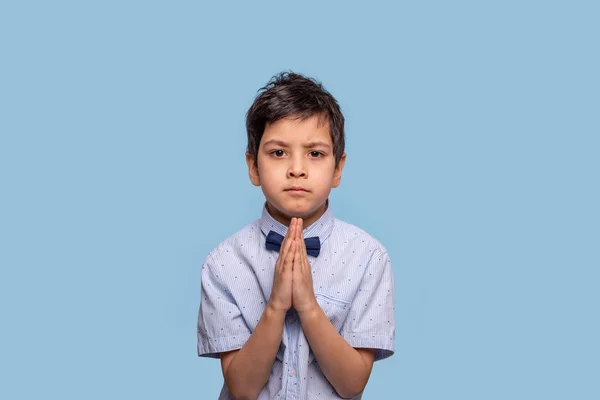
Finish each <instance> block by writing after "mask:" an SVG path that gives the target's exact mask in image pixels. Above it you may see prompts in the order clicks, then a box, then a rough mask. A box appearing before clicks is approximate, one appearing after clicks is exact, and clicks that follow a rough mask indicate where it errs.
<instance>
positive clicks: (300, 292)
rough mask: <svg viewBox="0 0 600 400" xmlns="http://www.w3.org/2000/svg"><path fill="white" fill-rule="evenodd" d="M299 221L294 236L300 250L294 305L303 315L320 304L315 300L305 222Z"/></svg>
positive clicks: (295, 265) (294, 276)
mask: <svg viewBox="0 0 600 400" xmlns="http://www.w3.org/2000/svg"><path fill="white" fill-rule="evenodd" d="M297 220H298V223H297V224H296V226H295V227H294V233H293V235H294V236H292V237H293V238H294V242H295V243H297V244H296V247H297V248H298V251H296V254H295V255H294V268H293V281H294V284H293V288H292V305H293V306H294V308H295V309H296V311H298V313H303V312H306V311H311V310H313V309H315V307H319V303H317V299H316V298H315V291H314V289H313V280H312V272H311V266H310V263H309V262H308V257H307V256H306V244H305V243H304V233H303V232H302V226H303V221H302V219H301V218H298V219H297ZM290 230H291V228H290Z"/></svg>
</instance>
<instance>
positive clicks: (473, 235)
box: [0, 1, 600, 400]
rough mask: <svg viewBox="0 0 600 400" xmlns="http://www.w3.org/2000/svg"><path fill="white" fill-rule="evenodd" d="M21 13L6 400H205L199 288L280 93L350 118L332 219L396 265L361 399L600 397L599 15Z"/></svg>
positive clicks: (339, 7)
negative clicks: (257, 126)
mask: <svg viewBox="0 0 600 400" xmlns="http://www.w3.org/2000/svg"><path fill="white" fill-rule="evenodd" d="M11 3H13V4H10V3H9V2H3V3H2V5H0V51H1V53H0V58H1V63H0V71H1V73H0V133H1V139H0V179H1V182H0V183H1V189H0V190H1V196H0V202H1V207H0V213H1V214H0V235H1V236H0V246H1V247H0V249H1V251H0V264H1V267H2V269H1V279H0V307H1V320H2V322H1V324H2V325H1V326H2V329H1V331H0V335H1V340H0V368H1V371H0V372H1V381H2V384H1V385H0V398H3V399H38V398H52V399H58V398H60V399H105V398H111V399H131V398H140V399H142V398H143V399H171V398H173V399H205V398H206V399H212V398H216V396H217V394H218V391H219V389H220V386H221V383H222V377H221V370H220V365H219V362H218V361H215V360H207V359H198V358H197V356H196V333H195V330H196V315H197V310H198V305H199V299H200V281H199V279H200V267H201V263H202V261H203V260H204V257H205V256H206V255H207V254H208V252H209V251H210V250H211V249H212V248H214V247H215V246H216V245H217V244H218V243H219V242H220V241H221V240H223V239H224V238H225V237H227V236H229V235H231V234H232V233H234V232H235V231H236V230H238V229H239V228H240V227H241V226H243V225H244V224H246V223H248V222H250V221H252V220H254V219H256V218H258V217H259V215H260V208H261V206H262V202H263V197H262V192H261V191H260V189H259V188H255V187H254V186H252V185H251V184H250V182H249V179H248V176H247V170H246V165H245V162H244V150H245V146H246V141H245V140H246V137H245V125H244V122H245V121H244V118H245V113H246V111H247V109H248V107H249V106H250V104H251V103H252V100H253V99H254V96H255V95H256V91H257V90H258V89H259V88H260V87H261V86H263V85H264V84H265V83H266V82H267V81H268V80H269V79H270V78H271V76H273V75H274V74H276V73H278V72H279V71H282V70H294V71H297V72H301V73H304V74H306V75H309V76H312V77H314V78H316V79H318V80H319V81H322V82H323V84H324V85H325V87H326V88H327V89H328V90H329V91H331V93H332V94H333V95H334V96H335V97H336V98H337V99H338V101H339V103H340V105H341V107H342V110H343V112H344V114H345V116H346V120H347V153H348V162H347V165H346V169H345V173H344V177H343V180H342V185H341V186H340V188H338V189H334V191H333V192H332V196H331V199H332V206H333V207H335V209H334V210H335V215H336V216H337V217H338V218H340V219H342V220H346V221H348V222H350V223H353V224H356V225H358V226H360V227H361V228H363V229H365V230H366V231H368V232H369V233H371V234H372V235H373V236H374V237H376V238H377V239H379V240H380V241H381V242H382V243H383V244H384V246H386V247H387V248H388V250H389V252H390V254H391V257H392V262H393V268H394V274H395V283H396V298H395V301H396V323H397V327H396V354H395V355H394V356H393V357H392V358H391V359H388V360H385V361H382V362H380V363H377V364H375V367H374V369H373V373H372V376H371V379H370V381H369V384H368V386H367V389H366V391H365V398H366V399H378V398H384V397H386V398H398V399H411V400H413V399H435V400H437V399H461V400H465V399H477V400H479V399H598V398H600V386H599V385H598V377H599V376H600V345H599V340H598V338H599V337H600V324H599V305H600V291H599V289H598V287H599V283H600V274H599V272H598V270H599V267H600V251H599V248H600V228H599V227H600V213H599V211H598V205H599V204H600V189H599V177H598V175H599V172H600V161H599V158H600V157H599V151H600V140H599V135H600V118H599V111H600V80H599V74H598V71H600V60H599V52H598V38H599V37H600V25H599V24H598V16H599V11H600V7H599V6H598V3H597V2H592V1H589V2H584V1H569V2H567V1H497V2H478V1H455V2H442V1H423V2H410V3H409V2H398V3H385V4H384V3H373V4H370V5H366V4H364V3H358V4H356V3H354V4H352V3H349V2H335V1H332V2H301V3H291V2H275V1H272V2H252V4H250V2H244V3H242V2H222V3H219V4H218V5H217V4H214V3H216V2H214V3H205V4H200V3H199V2H175V1H172V2H166V1H165V2H158V1H150V2H142V1H139V2H132V1H120V2H114V1H112V2H108V1H104V2H76V1H71V2H66V1H57V2H11ZM385 393H387V394H389V395H387V396H386V395H384V394H385Z"/></svg>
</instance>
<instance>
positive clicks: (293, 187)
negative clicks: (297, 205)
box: [285, 186, 308, 193]
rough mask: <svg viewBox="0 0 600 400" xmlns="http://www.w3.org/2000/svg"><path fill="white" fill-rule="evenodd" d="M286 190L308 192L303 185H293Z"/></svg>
mask: <svg viewBox="0 0 600 400" xmlns="http://www.w3.org/2000/svg"><path fill="white" fill-rule="evenodd" d="M285 191H286V192H297V193H300V192H308V190H306V189H304V188H303V187H302V186H292V187H290V188H287V189H285Z"/></svg>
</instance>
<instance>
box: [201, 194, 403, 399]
mask: <svg viewBox="0 0 600 400" xmlns="http://www.w3.org/2000/svg"><path fill="white" fill-rule="evenodd" d="M271 230H273V231H275V232H277V233H279V234H281V235H284V236H285V234H286V233H287V230H288V227H287V226H285V225H283V224H281V223H279V222H278V221H276V220H275V219H274V218H273V217H272V216H271V215H270V214H269V212H268V211H267V208H266V204H265V206H263V211H262V216H261V218H260V219H258V220H256V221H254V222H252V223H250V224H248V225H246V226H245V227H243V228H242V229H241V230H239V231H238V232H237V233H235V234H234V235H232V236H230V237H229V238H227V239H226V240H224V241H223V242H222V243H220V244H219V245H218V246H217V247H216V248H215V249H214V250H212V251H211V252H210V254H209V255H208V256H207V258H206V260H205V262H204V265H203V266H202V274H201V299H200V310H199V315H198V330H197V334H198V356H202V357H213V358H219V353H221V352H226V351H230V350H235V349H240V348H241V347H242V346H243V345H244V343H246V341H247V340H248V338H249V337H250V335H251V334H252V332H254V329H255V328H256V325H257V324H258V321H259V320H260V318H261V316H262V313H263V310H264V309H265V307H266V305H267V302H268V301H269V298H270V295H271V289H272V287H273V274H274V267H275V262H276V260H277V257H278V256H279V253H278V252H276V251H273V250H267V249H266V248H265V240H266V237H267V235H268V233H269V231H271ZM303 233H304V237H305V238H307V237H312V236H319V239H320V242H321V252H320V254H319V256H318V257H313V256H310V255H308V256H307V258H308V260H309V262H310V264H311V269H312V273H313V287H314V292H315V297H316V299H317V302H318V303H319V305H320V306H321V308H322V309H323V311H324V312H325V314H326V315H327V318H328V319H329V320H330V321H331V323H332V324H333V326H334V327H335V329H336V330H337V331H338V332H339V333H340V335H341V336H342V337H343V338H344V339H345V340H346V341H347V342H348V343H349V344H350V345H351V346H352V347H355V348H357V347H366V348H372V349H376V355H375V361H377V360H381V359H384V358H387V357H389V356H391V355H392V354H393V353H394V337H395V323H394V283H393V274H392V267H391V261H390V257H389V255H388V253H387V251H386V249H385V248H384V247H383V246H382V245H381V243H379V242H378V241H377V240H376V239H374V238H373V237H372V236H370V235H369V234H368V233H366V232H365V231H363V230H361V229H359V228H357V227H356V226H354V225H351V224H349V223H346V222H344V221H341V220H339V219H337V218H335V217H334V216H333V214H332V212H331V206H330V203H329V201H328V206H327V209H326V211H325V213H324V214H323V215H322V216H321V217H320V218H319V219H318V220H317V221H315V222H314V223H313V224H311V225H310V226H309V227H307V228H306V229H304V232H303ZM230 398H231V397H230V394H229V391H228V389H227V387H226V386H225V384H223V387H222V390H221V393H220V395H219V399H220V400H221V399H230ZM340 398H341V397H340V396H339V395H338V394H337V392H336V391H335V389H334V388H333V386H332V385H331V384H330V383H329V381H328V380H327V379H326V378H325V376H324V375H323V372H322V371H321V369H320V368H319V363H318V360H317V359H315V357H314V355H313V352H312V351H311V348H310V346H309V343H308V341H307V339H306V337H305V336H304V332H303V330H302V325H301V323H300V320H299V317H298V314H297V312H296V311H295V310H294V309H293V308H292V309H290V310H289V311H288V313H287V315H286V318H285V323H284V328H283V334H282V337H281V344H280V346H279V350H278V352H277V356H276V359H275V362H274V365H273V367H272V369H271V376H270V377H269V380H268V381H267V383H266V384H265V386H264V387H263V389H262V391H261V392H260V394H259V395H258V399H259V400H263V399H340ZM360 398H361V395H359V396H357V397H355V399H360Z"/></svg>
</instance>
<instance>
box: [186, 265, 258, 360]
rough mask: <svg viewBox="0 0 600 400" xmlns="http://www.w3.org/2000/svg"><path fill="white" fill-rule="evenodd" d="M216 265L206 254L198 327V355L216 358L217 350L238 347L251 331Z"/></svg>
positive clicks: (218, 351) (240, 346)
mask: <svg viewBox="0 0 600 400" xmlns="http://www.w3.org/2000/svg"><path fill="white" fill-rule="evenodd" d="M216 265H217V264H216V263H215V262H214V260H213V258H212V256H211V255H209V256H208V257H207V258H206V260H205V262H204V265H203V266H202V274H201V293H200V296H201V298H200V310H199V312H198V330H197V333H198V356H200V357H212V358H219V357H220V355H219V353H222V352H225V351H231V350H236V349H240V348H242V346H243V345H244V343H246V341H247V340H248V338H249V337H250V335H251V334H252V332H251V331H250V329H249V328H248V326H247V325H246V323H245V321H244V319H243V317H242V313H241V312H240V309H239V307H238V305H237V304H236V302H235V300H234V299H233V296H231V293H230V292H229V290H228V289H227V287H226V286H225V285H224V284H223V279H222V278H223V277H222V276H221V277H220V276H219V272H220V271H218V270H216V268H217V267H216Z"/></svg>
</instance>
